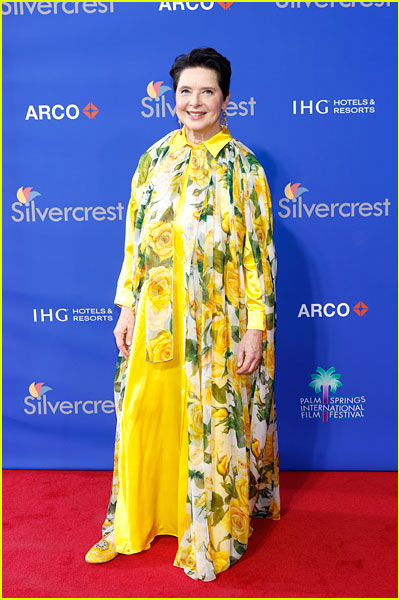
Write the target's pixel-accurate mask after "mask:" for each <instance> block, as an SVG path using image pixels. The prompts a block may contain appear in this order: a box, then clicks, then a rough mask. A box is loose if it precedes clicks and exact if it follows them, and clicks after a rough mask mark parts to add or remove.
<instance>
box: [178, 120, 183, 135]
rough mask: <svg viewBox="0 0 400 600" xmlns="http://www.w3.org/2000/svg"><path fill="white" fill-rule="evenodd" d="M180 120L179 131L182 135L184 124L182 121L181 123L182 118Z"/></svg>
mask: <svg viewBox="0 0 400 600" xmlns="http://www.w3.org/2000/svg"><path fill="white" fill-rule="evenodd" d="M178 122H179V129H180V131H179V134H180V135H182V129H183V125H182V123H181V120H180V119H178Z"/></svg>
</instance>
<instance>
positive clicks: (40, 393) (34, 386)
mask: <svg viewBox="0 0 400 600" xmlns="http://www.w3.org/2000/svg"><path fill="white" fill-rule="evenodd" d="M49 391H52V388H51V387H50V386H48V385H44V382H43V381H41V382H40V383H35V382H34V381H33V382H32V383H31V384H30V386H29V395H28V396H26V397H25V398H24V405H25V408H24V413H25V414H26V415H30V416H31V415H39V416H42V417H43V416H47V417H49V416H51V415H56V414H62V415H79V414H82V413H84V414H86V415H98V414H100V413H106V414H110V413H113V412H114V402H113V401H112V400H74V401H69V400H54V399H48V398H47V392H49Z"/></svg>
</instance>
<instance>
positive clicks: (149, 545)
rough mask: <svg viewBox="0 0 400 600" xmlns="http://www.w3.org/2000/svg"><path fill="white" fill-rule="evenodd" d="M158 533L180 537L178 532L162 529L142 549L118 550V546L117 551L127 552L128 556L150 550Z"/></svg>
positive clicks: (120, 552)
mask: <svg viewBox="0 0 400 600" xmlns="http://www.w3.org/2000/svg"><path fill="white" fill-rule="evenodd" d="M158 535H171V536H172V537H176V538H179V536H178V534H177V533H168V532H166V531H160V532H158V533H156V534H154V536H153V537H152V538H151V540H150V541H149V542H148V545H147V546H145V547H144V548H142V549H141V550H130V551H129V552H128V551H123V550H118V548H117V547H116V548H115V550H116V552H118V553H119V554H125V555H127V556H129V555H130V554H140V552H144V551H145V550H150V547H151V544H152V542H153V541H154V539H155V538H156V537H157V536H158Z"/></svg>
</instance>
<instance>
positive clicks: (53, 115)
mask: <svg viewBox="0 0 400 600" xmlns="http://www.w3.org/2000/svg"><path fill="white" fill-rule="evenodd" d="M82 112H83V114H84V115H86V116H87V117H88V118H89V119H94V118H95V117H96V116H97V114H98V113H99V109H98V108H97V106H95V105H94V104H93V102H88V103H87V104H86V106H85V108H83V109H82ZM79 115H80V110H79V106H78V105H77V104H68V106H63V105H62V104H54V105H53V106H50V105H49V104H39V105H37V106H34V105H33V104H30V105H29V106H28V109H27V111H26V115H25V121H29V120H30V119H33V120H34V121H44V120H46V119H47V120H48V121H49V120H52V119H54V120H55V121H61V120H62V119H70V120H71V121H75V119H77V118H78V117H79Z"/></svg>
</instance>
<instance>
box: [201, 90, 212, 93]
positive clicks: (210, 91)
mask: <svg viewBox="0 0 400 600" xmlns="http://www.w3.org/2000/svg"><path fill="white" fill-rule="evenodd" d="M203 92H204V93H205V94H213V93H214V92H213V90H203Z"/></svg>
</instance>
